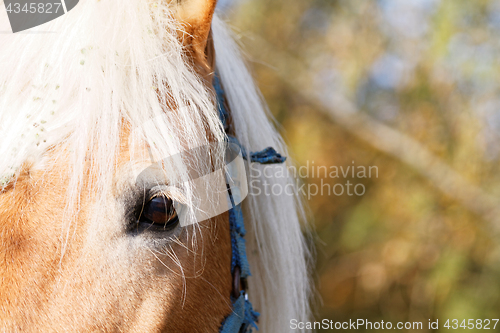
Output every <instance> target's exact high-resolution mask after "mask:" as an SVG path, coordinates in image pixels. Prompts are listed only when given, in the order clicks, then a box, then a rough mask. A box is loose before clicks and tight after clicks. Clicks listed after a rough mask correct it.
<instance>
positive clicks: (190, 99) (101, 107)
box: [0, 0, 309, 333]
mask: <svg viewBox="0 0 500 333" xmlns="http://www.w3.org/2000/svg"><path fill="white" fill-rule="evenodd" d="M215 2H216V1H215V0H182V1H173V2H172V3H169V2H168V1H148V0H130V1H118V0H81V1H80V3H79V4H78V6H77V7H76V8H75V9H73V10H72V11H71V12H69V13H68V14H66V15H64V16H63V17H60V18H59V19H57V20H54V21H52V22H50V23H47V24H45V25H43V26H41V27H38V28H34V29H33V30H34V31H37V30H40V31H41V30H43V31H45V32H46V31H47V30H50V31H52V33H48V32H47V33H26V34H11V35H7V34H3V35H0V45H2V46H1V49H0V181H1V184H0V189H1V191H0V331H2V332H75V331H79V332H82V331H106V332H108V331H109V332H114V331H116V332H118V331H120V332H121V331H124V332H160V331H161V332H163V331H164V332H218V331H219V329H220V327H221V323H222V322H223V321H224V320H225V318H227V317H228V316H229V315H230V314H231V312H232V311H233V305H232V301H231V292H232V291H233V289H234V287H233V282H234V281H233V280H234V276H233V274H232V273H231V256H232V250H231V237H230V230H229V228H230V227H229V221H228V213H227V212H226V213H223V214H221V215H218V216H216V217H213V218H211V219H208V220H204V221H195V222H197V223H191V224H190V225H185V226H183V225H181V224H180V223H179V219H178V218H177V216H176V212H175V210H174V209H172V207H173V203H174V202H175V201H179V202H184V203H187V204H189V203H190V202H192V201H193V200H194V199H193V197H194V194H193V193H194V192H195V191H194V190H193V189H192V188H190V187H189V185H186V187H184V188H182V189H181V190H176V189H174V188H173V186H171V185H172V184H173V183H174V181H173V180H174V179H175V178H176V177H178V176H179V175H180V174H183V173H186V172H187V171H186V170H187V169H188V168H189V167H192V165H195V166H196V165H201V166H203V165H204V166H205V167H206V166H207V165H212V164H214V163H218V162H217V161H222V160H223V159H224V158H223V156H222V153H220V152H217V151H215V152H213V155H212V157H211V159H209V160H203V159H202V158H201V157H200V156H194V157H193V158H194V162H193V161H191V162H193V163H191V164H192V165H191V166H188V165H187V164H189V163H187V164H186V165H171V166H167V165H163V166H162V168H163V169H162V170H163V173H161V175H160V176H158V175H156V176H154V177H152V178H151V179H147V180H146V181H144V182H138V181H137V175H138V172H140V170H144V169H145V168H147V167H148V166H149V165H150V164H151V160H152V159H153V160H154V161H158V160H160V159H161V158H162V157H165V156H171V155H173V154H176V153H178V152H180V151H185V150H188V149H191V148H193V147H198V146H200V145H203V144H206V143H208V142H213V141H221V142H222V141H224V140H225V137H226V131H227V132H228V134H232V135H235V136H236V137H237V138H238V139H239V141H240V142H241V144H242V145H243V146H244V147H246V148H247V149H248V150H249V151H250V150H251V151H255V150H260V149H262V148H265V147H267V146H274V147H275V148H276V149H277V150H278V151H281V152H283V153H285V152H286V148H285V146H284V145H283V144H282V141H281V139H280V137H279V135H278V134H277V133H276V131H275V130H274V128H273V126H272V125H271V124H270V122H269V120H268V118H267V115H266V112H265V110H266V108H265V105H264V104H263V103H262V101H261V99H260V95H259V93H258V91H257V89H256V88H255V86H254V84H253V83H252V79H251V76H250V75H249V73H248V71H247V70H246V68H245V65H244V63H243V61H242V60H241V57H240V55H239V54H238V51H237V47H236V46H235V44H234V42H233V41H232V39H231V36H230V34H229V33H228V32H227V30H226V29H225V27H224V24H223V23H222V22H221V20H220V19H218V18H217V16H214V9H215V5H216V3H215ZM2 15H3V14H1V15H0V27H2V26H4V25H5V23H6V17H5V16H2ZM215 70H217V71H218V72H219V73H220V77H221V81H222V85H223V86H224V90H225V98H226V101H225V103H226V105H227V107H228V109H230V110H231V111H230V121H229V123H228V124H227V126H226V129H225V128H224V126H223V125H222V123H221V120H220V119H219V116H218V113H217V107H216V100H215V97H214V89H213V86H212V83H213V73H214V71H215ZM248 163H249V164H248V168H249V170H251V172H250V174H249V175H248V177H249V184H250V192H251V193H250V195H249V197H248V198H247V199H246V200H245V201H244V202H243V212H244V216H245V224H246V228H247V231H248V233H247V253H248V260H249V262H250V267H251V270H252V274H253V275H252V276H251V277H250V278H249V280H248V283H249V290H248V295H249V299H250V300H251V301H252V302H253V305H254V308H255V309H256V310H257V311H259V312H260V313H261V316H260V320H259V328H260V330H261V331H262V332H271V333H274V332H286V331H290V324H289V322H290V320H292V319H295V320H298V321H304V320H306V319H307V317H308V308H309V307H308V301H309V299H308V297H309V287H308V278H307V265H306V263H307V250H306V246H305V245H304V241H303V237H302V233H301V228H300V224H299V218H300V216H301V211H302V210H301V204H300V200H298V199H297V195H296V193H295V194H294V195H289V194H285V192H283V191H281V194H279V195H276V194H275V193H276V191H273V192H272V193H270V194H269V193H267V192H265V191H263V189H264V188H265V187H266V186H272V187H273V189H274V188H278V187H281V188H284V187H285V186H289V185H292V187H293V188H295V182H294V181H293V180H292V179H291V178H290V177H289V176H288V175H287V176H279V175H278V172H276V171H279V170H281V174H282V175H283V174H284V173H283V170H286V168H285V167H284V166H274V167H272V169H271V170H266V171H267V172H263V168H264V166H254V165H253V164H252V165H250V162H248ZM181 164H182V163H181ZM270 174H272V176H271V177H269V175H270ZM286 193H288V192H286Z"/></svg>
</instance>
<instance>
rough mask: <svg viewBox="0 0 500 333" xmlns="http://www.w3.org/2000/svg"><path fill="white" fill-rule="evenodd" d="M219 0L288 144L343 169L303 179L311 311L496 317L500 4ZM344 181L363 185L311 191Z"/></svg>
mask: <svg viewBox="0 0 500 333" xmlns="http://www.w3.org/2000/svg"><path fill="white" fill-rule="evenodd" d="M219 7H220V9H221V10H222V11H223V13H224V15H225V16H226V18H227V19H229V20H230V22H231V24H232V26H233V28H234V31H235V32H236V34H237V36H238V38H239V41H240V43H241V44H242V45H243V48H244V50H245V52H246V54H247V56H248V59H249V60H250V65H251V67H252V70H253V72H254V74H255V77H256V80H257V81H258V85H259V86H260V88H261V90H262V92H263V95H264V97H265V98H266V100H267V101H268V103H269V107H270V110H271V112H272V113H273V115H274V116H275V118H276V120H277V122H278V123H279V126H280V131H281V133H282V134H283V136H284V137H285V139H286V141H287V143H288V144H289V146H290V150H291V157H292V158H293V159H294V160H295V161H296V162H297V163H298V165H303V166H306V167H308V168H309V170H313V169H314V168H316V170H318V169H317V168H318V166H326V167H327V168H329V169H328V170H329V172H330V171H331V170H333V169H332V168H331V167H337V168H338V170H339V172H338V174H339V177H334V175H333V176H332V174H330V173H328V174H325V173H324V172H322V173H321V174H320V175H319V176H318V175H317V174H315V175H314V176H313V175H312V174H311V173H309V174H307V175H306V176H305V177H303V179H302V180H303V182H304V183H305V184H306V187H305V192H306V200H307V202H308V204H309V206H310V214H311V216H312V223H313V227H314V229H315V233H316V236H314V237H313V241H312V242H313V243H314V244H313V245H314V247H315V248H316V251H317V254H316V255H317V261H316V264H315V272H314V274H313V276H314V279H315V282H316V288H317V293H318V295H319V296H318V297H317V300H316V301H315V303H314V309H315V313H316V318H317V319H322V318H328V319H331V320H334V321H348V320H349V319H353V320H355V319H358V318H363V319H368V320H371V321H381V320H384V321H392V322H397V321H422V322H424V330H421V331H420V332H422V331H426V327H427V325H426V323H427V322H428V320H429V319H431V320H435V319H439V320H440V323H441V321H442V320H443V321H445V320H446V319H453V318H456V319H458V320H459V322H461V321H462V319H469V318H472V319H486V318H489V319H493V318H498V317H499V313H500V283H499V282H500V233H499V232H498V231H499V230H500V211H499V208H497V206H498V204H497V203H498V202H499V200H498V198H500V170H499V169H500V168H499V160H500V145H499V143H500V76H499V74H500V62H499V60H498V59H499V55H500V39H499V36H500V2H499V1H497V0H495V1H493V0H475V1H465V0H378V1H377V0H297V1H290V0H224V1H223V0H220V3H219ZM363 166H364V167H366V170H367V171H368V167H370V166H372V167H376V170H377V174H375V172H374V170H375V169H373V172H372V174H371V177H368V173H367V174H366V176H365V177H362V176H363V174H361V176H359V175H358V173H357V172H358V170H361V169H360V167H363ZM341 167H342V168H344V170H346V169H347V167H356V173H355V174H354V175H353V174H352V173H351V172H350V171H349V172H347V173H346V174H345V176H344V175H342V173H341V171H340V168H341ZM303 174H304V173H303ZM347 181H349V182H350V184H353V185H356V184H362V187H361V186H360V187H358V188H357V189H358V193H360V192H361V188H363V189H364V190H365V191H364V193H363V194H362V195H357V194H353V190H352V188H351V195H349V194H347V191H344V193H343V194H341V195H338V194H339V193H340V187H337V191H336V193H331V192H330V193H319V194H318V193H317V194H314V192H315V189H318V188H319V189H320V192H321V188H323V189H324V190H325V191H326V189H327V187H325V186H326V185H325V184H328V185H329V186H331V187H333V186H335V185H336V184H341V186H343V187H344V189H346V185H345V184H346V182H347ZM313 184H316V185H313ZM314 186H316V187H314ZM316 192H317V191H316ZM440 326H442V324H440ZM499 327H500V325H499ZM499 327H497V329H498V328H499ZM441 331H448V329H443V328H442V327H441ZM471 331H474V330H471Z"/></svg>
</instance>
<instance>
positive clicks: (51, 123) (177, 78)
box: [0, 0, 310, 333]
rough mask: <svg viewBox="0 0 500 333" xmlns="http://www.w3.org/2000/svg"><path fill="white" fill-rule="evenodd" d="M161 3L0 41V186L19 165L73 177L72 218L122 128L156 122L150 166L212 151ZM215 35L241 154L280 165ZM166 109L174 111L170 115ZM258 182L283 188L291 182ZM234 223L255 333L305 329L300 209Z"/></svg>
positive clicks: (252, 91)
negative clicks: (242, 233) (241, 232)
mask: <svg viewBox="0 0 500 333" xmlns="http://www.w3.org/2000/svg"><path fill="white" fill-rule="evenodd" d="M162 3H163V2H155V1H144V0H127V1H119V0H106V1H90V0H89V1H80V3H79V4H78V6H77V7H76V8H75V9H73V10H72V11H70V12H69V13H68V14H66V15H64V16H62V17H60V18H58V19H56V20H54V21H52V22H50V23H47V24H45V25H43V26H40V27H37V28H34V29H31V30H30V31H31V33H29V32H28V33H19V34H5V33H4V34H0V47H1V50H0V182H3V183H6V182H9V181H15V175H16V174H17V173H18V172H19V170H20V167H21V166H22V164H23V163H25V162H27V161H28V162H30V163H32V165H33V167H34V168H36V169H39V170H43V169H50V168H51V167H52V166H53V165H56V163H60V161H66V162H68V163H70V166H71V168H70V170H68V171H67V172H69V173H70V179H71V182H70V184H69V185H68V208H71V207H76V206H74V205H77V204H78V199H79V193H80V190H81V186H82V179H83V175H84V173H85V172H86V171H87V170H85V169H84V166H85V161H86V159H87V158H88V156H89V154H91V156H92V160H93V161H94V163H93V165H92V167H91V170H90V172H91V173H92V174H93V175H94V176H95V177H94V178H95V179H96V180H97V181H96V182H95V184H93V186H94V188H95V192H96V193H100V195H102V196H103V197H104V196H106V194H107V191H108V190H107V188H108V187H109V186H108V185H109V184H111V183H112V182H113V179H114V178H113V177H114V172H115V164H116V155H117V151H118V149H119V147H120V142H121V139H122V138H120V133H121V132H122V130H123V127H122V126H123V125H124V121H125V122H128V123H130V124H133V125H136V124H144V123H146V122H147V121H148V120H150V119H153V118H155V119H163V120H164V121H157V122H154V125H153V126H149V127H148V130H147V131H146V132H144V133H143V135H144V138H145V140H147V141H148V142H149V143H153V144H152V145H151V149H152V151H153V154H154V155H155V156H169V155H171V154H173V153H175V152H177V151H179V150H180V149H181V147H182V145H181V140H182V144H184V145H186V144H187V145H188V146H191V147H195V146H198V145H199V144H200V136H201V134H202V133H203V134H204V133H205V130H208V131H209V132H210V133H212V135H213V138H214V139H216V140H223V139H224V132H223V129H222V127H221V124H220V121H219V119H218V115H217V112H216V110H215V108H214V106H213V105H214V101H213V96H212V94H211V92H210V91H207V89H206V88H205V86H204V84H203V83H202V82H201V81H200V79H199V78H198V77H197V76H196V74H195V73H194V72H193V70H192V69H191V68H190V67H189V66H188V65H187V64H186V61H185V59H184V58H183V56H182V54H183V53H182V45H181V43H180V42H179V41H178V39H177V36H178V35H177V29H178V25H177V24H176V22H175V21H174V20H173V19H172V18H171V17H172V16H171V15H170V13H171V11H170V9H169V8H168V7H167V6H166V5H164V4H162ZM0 6H2V7H3V3H2V2H1V1H0ZM6 23H7V17H6V15H5V13H4V11H0V30H6V29H5V28H6V26H7V24H6ZM36 31H39V32H40V31H53V33H41V32H40V33H35V32H36ZM213 35H214V42H215V49H216V57H217V67H218V69H219V71H220V75H221V78H222V81H223V85H224V87H225V92H226V94H227V98H228V101H229V104H230V107H231V110H232V116H233V120H234V124H235V129H236V133H237V135H238V138H239V140H240V141H241V143H242V144H243V145H244V146H246V147H247V148H248V150H251V151H256V150H260V149H262V148H265V147H267V146H273V147H274V148H276V150H278V151H279V152H281V153H283V154H286V147H285V145H284V144H283V143H282V140H281V138H280V136H279V135H278V134H277V132H276V130H275V129H274V128H273V126H272V125H271V123H270V122H269V120H268V116H267V112H266V106H265V104H264V103H263V102H262V99H261V97H260V94H259V92H258V90H257V89H256V87H255V85H254V83H253V81H252V78H251V75H250V74H249V73H248V71H247V69H246V67H245V64H244V63H243V61H242V60H241V56H240V54H239V52H238V49H237V47H236V45H235V43H234V42H233V40H232V38H231V36H230V34H229V33H228V32H227V30H226V29H225V27H224V24H223V23H222V22H221V20H220V19H219V18H218V17H217V16H215V18H214V23H213ZM158 96H162V97H163V98H162V99H159V98H158ZM167 101H168V106H167ZM172 101H173V103H172ZM172 106H176V107H177V108H176V110H175V111H170V109H171V108H172ZM165 114H166V116H165ZM51 147H58V148H59V147H64V150H62V149H58V150H49V149H50V148H51ZM47 151H50V152H51V155H49V154H47ZM49 156H50V158H49ZM267 181H268V182H269V181H272V182H276V183H281V184H282V185H283V186H284V185H286V184H287V183H288V182H289V180H287V179H273V180H269V179H268V180H267ZM1 186H2V184H1V183H0V189H1ZM244 212H245V219H246V225H247V229H248V236H247V237H248V241H247V244H248V245H247V247H248V248H247V252H248V254H249V261H250V265H251V270H252V274H253V276H252V277H251V278H250V280H249V284H250V299H251V300H252V301H253V302H254V307H255V308H256V309H257V310H258V311H260V312H261V313H262V316H261V320H260V324H259V327H260V329H261V332H269V333H274V332H285V331H289V327H290V326H289V325H290V323H289V321H290V320H291V319H297V320H299V321H304V320H306V319H307V317H308V316H309V294H310V291H309V280H308V276H307V275H308V274H307V263H306V262H307V257H308V252H307V248H306V245H305V243H304V240H303V236H302V233H301V229H300V223H299V216H302V208H301V203H300V200H299V199H298V198H297V197H296V196H286V195H282V196H264V195H262V196H249V197H248V199H247V200H246V201H245V202H244ZM96 216H98V214H97V213H96Z"/></svg>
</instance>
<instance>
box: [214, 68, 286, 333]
mask: <svg viewBox="0 0 500 333" xmlns="http://www.w3.org/2000/svg"><path fill="white" fill-rule="evenodd" d="M213 86H214V89H215V92H216V93H217V104H218V110H219V117H220V119H221V121H222V124H223V125H224V129H225V131H226V134H227V136H228V140H229V141H230V142H233V143H236V144H238V146H240V147H241V145H240V143H239V141H238V139H237V138H236V137H234V136H233V135H230V134H229V133H228V132H229V128H230V127H229V119H230V118H229V113H228V110H226V105H227V104H226V100H225V95H224V90H223V88H222V85H221V81H220V78H219V75H218V74H217V73H215V75H214V80H213ZM241 151H242V153H243V158H245V159H247V160H248V159H249V158H250V162H257V163H262V164H270V163H283V162H284V161H285V160H286V157H283V156H281V155H280V154H278V153H277V152H276V150H274V148H271V147H268V148H266V149H264V150H262V151H260V152H255V153H252V152H251V153H250V154H248V153H247V152H246V150H245V149H244V147H241ZM231 200H232V198H231ZM229 226H230V232H231V248H232V259H231V274H232V276H233V292H232V294H231V302H232V305H233V311H232V313H231V314H230V315H229V316H228V317H226V318H225V319H224V321H223V322H222V325H221V327H220V329H219V332H220V333H247V332H251V330H252V328H255V329H257V330H258V327H257V321H258V319H259V313H258V312H256V311H254V310H253V307H252V303H250V301H249V300H248V295H247V283H246V279H247V277H248V276H250V265H249V264H248V259H247V252H246V247H245V234H246V230H245V223H244V220H243V213H242V211H241V204H240V205H237V206H235V207H234V208H232V209H231V210H229Z"/></svg>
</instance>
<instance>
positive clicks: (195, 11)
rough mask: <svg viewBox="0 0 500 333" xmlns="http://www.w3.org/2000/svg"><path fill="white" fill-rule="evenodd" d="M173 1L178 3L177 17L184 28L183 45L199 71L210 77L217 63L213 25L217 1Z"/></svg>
mask: <svg viewBox="0 0 500 333" xmlns="http://www.w3.org/2000/svg"><path fill="white" fill-rule="evenodd" d="M173 1H177V10H176V15H177V19H178V20H179V22H180V23H181V25H182V26H183V33H182V40H183V43H184V45H185V46H186V48H187V50H188V53H190V56H191V57H192V59H193V62H194V64H195V66H196V67H197V69H199V70H201V71H202V74H203V75H210V74H211V72H212V71H213V65H214V63H215V60H214V52H213V41H212V38H211V36H212V34H211V25H212V17H213V15H214V10H215V5H216V4H217V0H173Z"/></svg>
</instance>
